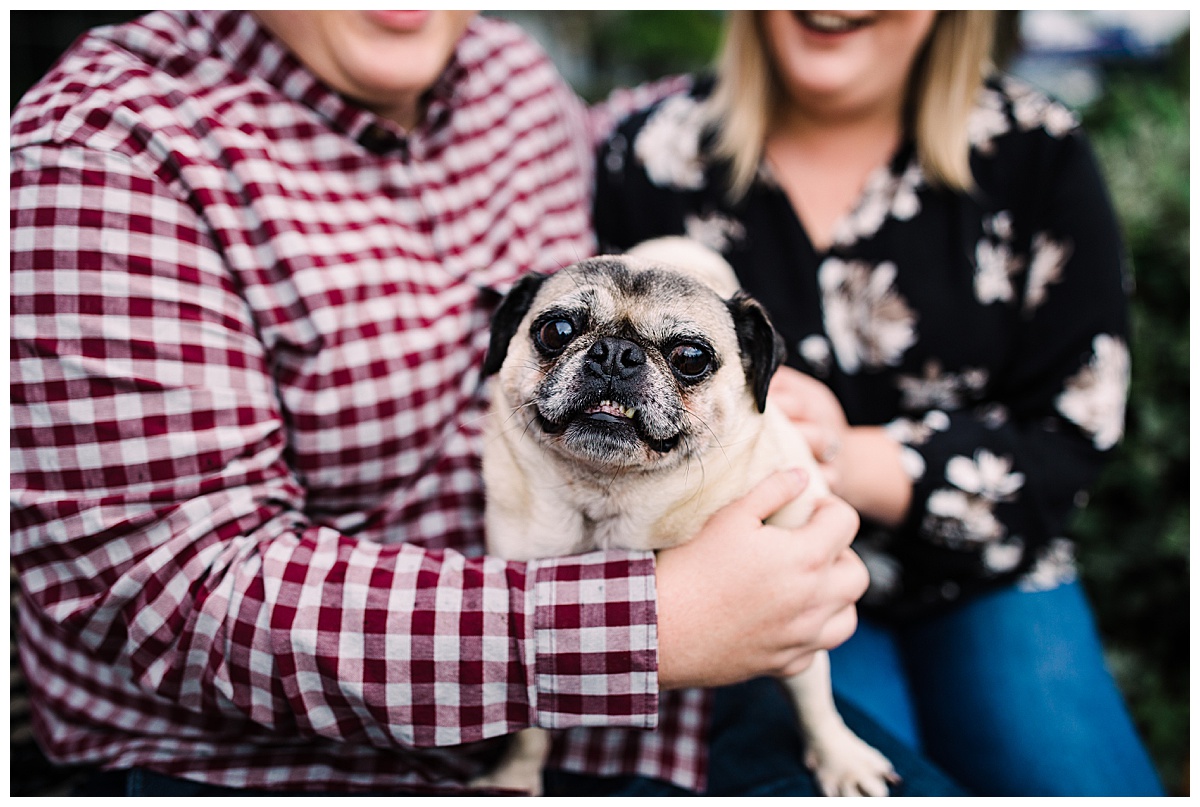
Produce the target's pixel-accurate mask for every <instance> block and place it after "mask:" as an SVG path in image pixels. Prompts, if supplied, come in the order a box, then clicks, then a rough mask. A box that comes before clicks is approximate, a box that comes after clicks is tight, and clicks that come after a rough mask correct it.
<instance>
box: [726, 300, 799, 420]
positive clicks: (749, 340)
mask: <svg viewBox="0 0 1200 807" xmlns="http://www.w3.org/2000/svg"><path fill="white" fill-rule="evenodd" d="M725 304H726V305H727V306H728V308H729V313H730V314H731V315H732V316H733V325H734V329H735V330H736V331H737V339H738V347H739V348H740V349H741V352H742V367H744V368H745V370H746V383H747V384H748V385H749V386H750V389H751V391H752V392H753V393H754V403H755V404H757V405H758V411H759V412H762V411H763V410H765V409H766V408H767V388H768V387H769V386H770V385H771V377H772V376H773V375H775V371H776V370H777V369H779V365H781V364H783V362H784V360H785V359H786V358H787V346H786V345H785V344H784V342H783V337H782V336H780V335H779V332H778V331H776V330H775V326H774V325H772V324H771V318H770V317H769V316H768V315H767V310H766V309H765V308H763V307H762V304H761V303H759V302H758V300H755V299H754V298H753V297H751V296H750V295H748V294H746V293H745V292H742V291H739V292H737V293H736V294H734V295H733V297H731V298H729V300H728V301H726V303H725Z"/></svg>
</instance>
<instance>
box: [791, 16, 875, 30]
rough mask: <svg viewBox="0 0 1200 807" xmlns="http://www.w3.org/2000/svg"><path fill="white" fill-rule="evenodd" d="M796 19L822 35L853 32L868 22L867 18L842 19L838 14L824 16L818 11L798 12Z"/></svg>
mask: <svg viewBox="0 0 1200 807" xmlns="http://www.w3.org/2000/svg"><path fill="white" fill-rule="evenodd" d="M796 17H797V18H798V19H799V20H800V23H801V24H802V25H804V26H805V27H807V28H811V29H813V30H814V31H818V32H820V33H823V34H843V33H846V32H847V31H855V30H857V29H859V28H862V27H863V26H864V25H866V24H867V23H868V22H869V19H868V18H865V17H859V18H853V17H843V16H842V15H840V14H826V13H823V12H820V11H799V12H796Z"/></svg>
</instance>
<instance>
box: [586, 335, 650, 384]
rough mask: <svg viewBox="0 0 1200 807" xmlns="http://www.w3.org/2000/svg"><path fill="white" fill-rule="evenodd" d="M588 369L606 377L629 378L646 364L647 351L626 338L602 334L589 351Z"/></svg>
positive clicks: (587, 358)
mask: <svg viewBox="0 0 1200 807" xmlns="http://www.w3.org/2000/svg"><path fill="white" fill-rule="evenodd" d="M585 362H586V366H587V368H588V370H590V371H591V372H592V373H595V374H596V375H599V376H602V377H606V378H629V377H630V376H632V375H633V374H635V373H637V372H638V370H639V369H641V367H642V366H644V365H645V364H646V352H645V351H644V350H642V349H641V348H640V347H638V346H637V345H635V344H634V343H633V342H630V341H628V340H626V339H618V338H617V337H615V336H602V337H600V339H598V340H596V343H595V344H594V345H592V346H591V347H590V348H589V349H588V352H587V357H586V359H585Z"/></svg>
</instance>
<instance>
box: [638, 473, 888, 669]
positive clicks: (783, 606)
mask: <svg viewBox="0 0 1200 807" xmlns="http://www.w3.org/2000/svg"><path fill="white" fill-rule="evenodd" d="M806 484H807V478H806V477H805V475H804V473H803V472H802V471H781V472H779V473H776V474H773V475H772V476H770V477H768V478H767V479H766V480H764V481H763V482H762V483H760V484H759V485H758V486H757V487H755V488H754V489H752V490H751V491H750V492H749V493H748V494H746V496H745V497H743V498H741V499H739V500H738V501H735V502H733V503H731V504H729V505H727V506H726V507H724V508H723V509H721V510H719V511H717V512H716V513H715V514H714V515H713V516H712V518H711V519H709V521H708V523H707V524H706V525H705V526H704V528H703V529H701V531H700V533H699V534H698V535H697V536H696V537H695V538H694V539H692V540H691V541H689V542H688V543H686V544H683V545H682V546H677V547H672V548H670V549H664V550H662V551H660V552H659V553H658V567H657V572H656V578H657V585H658V650H659V685H660V687H662V688H663V689H672V688H676V687H686V686H719V685H723V684H729V683H734V682H737V681H744V680H746V679H749V678H753V677H755V676H759V675H793V674H795V673H798V672H801V671H803V670H804V669H806V668H807V667H808V665H809V664H810V663H811V662H812V657H813V654H814V653H815V652H817V651H818V650H828V649H829V648H832V647H836V646H837V645H839V644H841V643H842V642H844V641H846V639H848V638H849V637H850V635H851V634H852V633H853V632H854V629H855V627H856V626H857V624H858V623H857V615H856V613H855V610H854V603H855V602H856V601H857V600H858V598H859V597H861V596H862V595H863V592H865V591H866V588H867V571H866V568H865V567H864V566H863V564H862V562H861V561H860V560H859V559H858V556H857V555H855V554H854V553H853V552H852V551H851V550H850V542H851V541H852V540H853V539H854V535H855V533H856V532H857V531H858V523H859V522H858V516H857V514H856V513H855V512H854V510H853V508H851V507H850V506H849V505H847V504H846V503H845V502H843V501H841V500H839V499H837V498H835V497H832V496H830V497H826V498H824V499H822V500H821V501H820V502H819V503H818V505H817V507H816V510H815V511H814V513H813V515H812V519H811V520H810V521H809V522H808V524H806V525H805V526H803V527H799V528H794V529H785V528H781V527H775V526H770V525H766V524H764V523H763V520H764V519H766V518H767V517H769V516H770V515H771V514H773V513H774V512H775V511H777V510H779V509H780V508H781V507H782V506H783V505H785V504H786V503H787V502H789V501H791V500H792V499H793V498H795V497H796V496H797V495H799V493H800V492H801V491H802V490H803V489H804V486H805V485H806Z"/></svg>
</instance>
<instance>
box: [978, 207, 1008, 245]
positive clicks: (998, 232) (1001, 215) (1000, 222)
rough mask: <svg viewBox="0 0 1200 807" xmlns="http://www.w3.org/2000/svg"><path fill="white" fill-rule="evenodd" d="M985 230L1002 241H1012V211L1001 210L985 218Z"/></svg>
mask: <svg viewBox="0 0 1200 807" xmlns="http://www.w3.org/2000/svg"><path fill="white" fill-rule="evenodd" d="M983 231H984V232H985V233H987V234H988V235H990V236H992V237H993V238H996V239H997V240H1000V241H1012V238H1013V218H1012V213H1009V212H1008V211H1007V210H1001V211H999V212H997V213H995V214H993V215H991V216H988V217H987V218H985V219H984V220H983Z"/></svg>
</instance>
